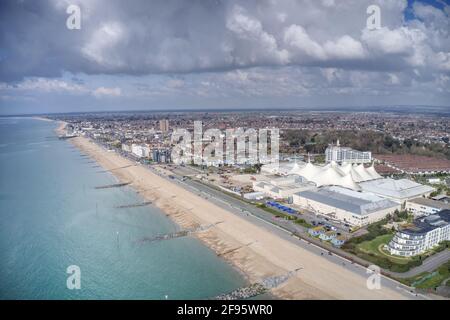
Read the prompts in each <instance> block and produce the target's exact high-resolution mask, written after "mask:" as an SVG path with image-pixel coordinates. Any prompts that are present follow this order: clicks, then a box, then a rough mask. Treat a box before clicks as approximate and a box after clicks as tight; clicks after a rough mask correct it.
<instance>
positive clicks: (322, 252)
mask: <svg viewBox="0 0 450 320" xmlns="http://www.w3.org/2000/svg"><path fill="white" fill-rule="evenodd" d="M151 170H152V171H153V172H155V173H157V174H158V175H159V176H161V177H165V178H166V179H170V180H171V181H173V182H175V183H177V184H178V185H180V186H183V187H184V188H185V189H187V190H189V191H191V192H194V193H196V194H198V195H200V196H202V197H203V198H205V199H207V200H209V201H211V202H213V203H214V204H215V205H217V206H219V207H221V208H223V209H226V210H227V211H229V212H231V213H233V214H236V215H239V216H240V217H241V218H244V219H245V220H247V221H249V222H251V223H253V224H255V225H258V226H259V227H263V228H265V229H267V230H269V231H270V232H271V233H273V234H276V235H277V236H279V237H281V238H283V239H285V240H288V241H290V242H291V243H294V244H296V245H298V246H300V247H302V248H304V249H306V250H308V251H310V252H312V253H314V254H316V255H318V256H321V257H322V258H323V259H326V260H328V261H330V262H332V263H334V264H336V265H340V266H343V267H345V268H347V269H349V270H350V271H352V272H355V273H357V274H359V275H361V276H362V277H365V278H368V276H369V275H370V274H371V273H370V271H368V269H367V268H366V267H364V266H361V265H359V264H356V263H352V262H351V261H349V260H347V259H345V258H343V257H341V256H339V255H336V254H329V250H326V249H324V248H322V247H319V246H317V245H315V244H314V243H312V242H311V241H306V240H303V239H301V238H299V237H297V236H294V235H293V234H292V232H291V231H290V230H289V229H286V226H287V224H286V225H285V223H287V222H288V221H284V220H278V219H277V221H276V223H277V224H281V226H280V225H275V224H274V223H273V222H272V221H274V217H273V215H272V214H270V213H268V212H266V211H264V210H261V209H259V208H256V207H254V206H253V205H251V204H247V203H245V202H243V201H241V200H239V199H236V198H234V197H232V196H230V195H227V194H225V193H223V192H221V191H219V190H216V189H214V188H212V187H209V186H207V185H205V184H202V183H200V182H197V181H195V180H190V179H187V180H185V181H182V180H181V179H178V178H177V176H175V175H174V176H175V178H174V179H171V178H168V177H167V176H165V175H164V174H161V173H160V172H158V171H156V170H154V169H153V168H151ZM294 227H297V228H298V230H297V232H301V231H304V230H302V229H301V227H300V226H294ZM381 285H382V286H386V287H388V288H390V289H393V290H396V291H398V292H400V293H401V294H402V295H404V296H406V297H407V298H409V299H429V298H428V297H427V296H425V295H422V294H419V293H417V292H416V291H415V290H413V289H411V288H409V287H407V286H405V285H403V284H401V283H399V282H397V281H395V280H393V279H391V278H388V277H385V276H382V278H381Z"/></svg>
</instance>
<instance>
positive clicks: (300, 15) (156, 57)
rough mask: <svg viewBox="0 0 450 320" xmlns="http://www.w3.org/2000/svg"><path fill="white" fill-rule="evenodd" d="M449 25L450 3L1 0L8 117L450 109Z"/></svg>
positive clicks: (2, 98) (2, 103)
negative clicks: (71, 22)
mask: <svg viewBox="0 0 450 320" xmlns="http://www.w3.org/2000/svg"><path fill="white" fill-rule="evenodd" d="M71 4H76V5H78V6H79V7H80V8H81V29H80V30H70V29H68V28H67V27H66V20H67V18H68V17H69V14H67V13H66V10H67V7H68V6H69V5H71ZM369 5H378V6H379V8H380V16H381V28H379V29H376V30H370V29H368V28H367V18H368V17H369V15H368V14H367V12H366V11H367V7H368V6H369ZM449 33H450V6H449V3H448V1H443V0H434V1H432V0H428V1H406V0H369V1H363V0H245V1H244V0H242V1H238V0H227V1H225V0H161V1H159V0H151V1H148V0H127V1H124V0H85V1H83V0H78V1H77V0H67V1H66V0H47V1H44V0H1V2H0V114H16V113H39V112H66V111H89V110H92V111H94V110H127V109H129V110H137V109H158V110H161V109H183V108H297V107H315V106H318V107H320V106H331V107H332V106H373V105H399V104H401V105H418V104H420V105H438V106H450V38H449Z"/></svg>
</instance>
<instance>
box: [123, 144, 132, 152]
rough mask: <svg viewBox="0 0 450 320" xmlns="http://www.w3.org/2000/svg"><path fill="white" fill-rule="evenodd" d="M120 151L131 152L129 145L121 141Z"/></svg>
mask: <svg viewBox="0 0 450 320" xmlns="http://www.w3.org/2000/svg"><path fill="white" fill-rule="evenodd" d="M122 151H124V152H128V153H129V152H131V145H129V144H126V143H123V144H122Z"/></svg>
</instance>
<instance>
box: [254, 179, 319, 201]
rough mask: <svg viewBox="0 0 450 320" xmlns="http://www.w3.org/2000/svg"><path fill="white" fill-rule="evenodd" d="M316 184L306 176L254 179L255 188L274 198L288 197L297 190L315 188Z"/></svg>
mask: <svg viewBox="0 0 450 320" xmlns="http://www.w3.org/2000/svg"><path fill="white" fill-rule="evenodd" d="M315 187H316V185H315V184H314V183H312V182H308V181H306V180H305V179H304V178H302V177H299V176H296V175H290V176H286V177H277V178H273V179H271V180H268V181H254V182H253V190H254V191H256V192H263V193H264V194H265V195H266V196H267V197H269V198H274V199H288V198H289V197H292V195H293V194H294V193H296V192H300V191H304V190H309V189H312V188H315Z"/></svg>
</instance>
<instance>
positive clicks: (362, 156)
mask: <svg viewBox="0 0 450 320" xmlns="http://www.w3.org/2000/svg"><path fill="white" fill-rule="evenodd" d="M325 161H326V162H328V163H330V162H332V161H334V162H337V163H344V162H346V163H370V162H371V161H372V152H370V151H358V150H354V149H352V148H346V147H341V146H340V144H339V140H338V141H337V143H336V145H333V144H330V145H329V146H328V148H327V149H326V150H325Z"/></svg>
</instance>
